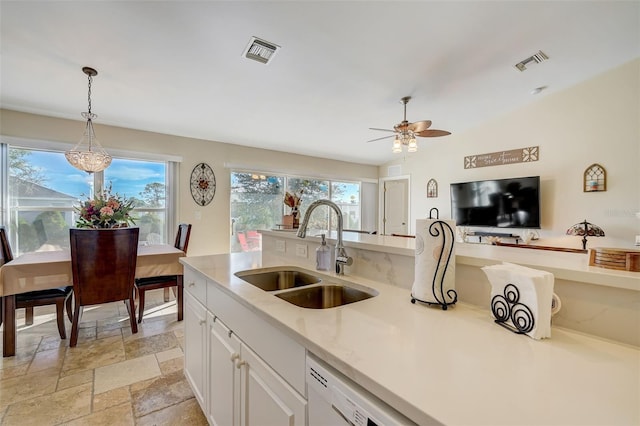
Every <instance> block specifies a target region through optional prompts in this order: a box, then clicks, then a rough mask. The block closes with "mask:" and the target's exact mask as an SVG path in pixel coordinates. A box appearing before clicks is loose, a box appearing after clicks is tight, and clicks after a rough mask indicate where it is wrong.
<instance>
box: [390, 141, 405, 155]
mask: <svg viewBox="0 0 640 426" xmlns="http://www.w3.org/2000/svg"><path fill="white" fill-rule="evenodd" d="M391 152H393V153H394V154H399V153H401V152H402V143H401V142H400V139H398V137H396V138H395V140H394V141H393V147H392V148H391Z"/></svg>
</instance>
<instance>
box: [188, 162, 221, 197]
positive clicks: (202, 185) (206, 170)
mask: <svg viewBox="0 0 640 426" xmlns="http://www.w3.org/2000/svg"><path fill="white" fill-rule="evenodd" d="M190 185H191V196H192V197H193V201H195V202H196V204H198V205H200V206H206V205H207V204H209V203H210V202H211V200H213V197H214V196H215V195H216V176H215V174H214V173H213V169H212V168H211V166H209V165H208V164H206V163H200V164H198V165H196V166H195V167H194V168H193V171H192V172H191V180H190Z"/></svg>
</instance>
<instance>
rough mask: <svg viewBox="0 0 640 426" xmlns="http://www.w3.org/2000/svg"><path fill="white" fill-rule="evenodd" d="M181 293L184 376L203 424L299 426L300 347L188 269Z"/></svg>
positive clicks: (303, 407) (302, 408)
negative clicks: (183, 309)
mask: <svg viewBox="0 0 640 426" xmlns="http://www.w3.org/2000/svg"><path fill="white" fill-rule="evenodd" d="M202 288H205V289H206V291H205V299H206V306H207V307H206V308H205V307H204V306H203V305H202V304H201V303H200V301H201V300H202V296H203V294H202V291H201V290H202ZM185 290H186V291H185V298H184V303H185V313H184V318H185V321H184V322H185V375H186V376H187V379H188V381H189V383H190V384H191V387H192V388H193V391H194V393H195V394H196V398H197V399H198V402H199V403H200V407H201V408H202V410H203V411H204V413H205V415H206V417H207V420H208V421H209V423H210V424H211V425H217V426H270V425H274V426H276V425H285V424H286V425H292V426H293V425H305V424H306V417H307V415H306V411H307V401H306V399H305V398H304V396H303V395H302V394H303V393H304V392H305V390H304V374H305V372H304V357H305V350H304V348H303V347H302V346H300V345H298V344H297V343H295V342H294V341H293V340H291V339H289V338H288V337H286V336H285V335H284V334H283V333H282V332H280V331H279V330H277V329H276V328H274V327H273V326H270V325H267V324H265V322H264V321H260V320H259V318H257V317H256V316H255V313H253V312H250V311H248V310H247V308H246V307H244V306H242V305H241V304H240V303H239V302H237V301H236V300H234V299H233V298H232V297H230V296H229V295H227V294H224V292H222V291H220V290H219V289H216V288H215V284H214V283H207V282H206V279H204V277H203V276H202V275H200V274H199V273H197V272H195V271H193V270H191V269H189V268H185ZM236 331H238V334H236ZM243 333H244V334H243ZM265 359H266V360H267V361H265Z"/></svg>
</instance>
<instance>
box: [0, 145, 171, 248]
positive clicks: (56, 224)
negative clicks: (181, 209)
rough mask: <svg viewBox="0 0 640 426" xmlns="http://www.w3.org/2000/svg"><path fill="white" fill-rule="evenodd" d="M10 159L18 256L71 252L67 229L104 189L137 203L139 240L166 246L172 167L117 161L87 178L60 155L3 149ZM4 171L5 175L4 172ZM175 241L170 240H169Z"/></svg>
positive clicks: (10, 213)
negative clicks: (78, 209) (82, 207)
mask: <svg viewBox="0 0 640 426" xmlns="http://www.w3.org/2000/svg"><path fill="white" fill-rule="evenodd" d="M3 152H6V153H7V160H6V161H7V164H8V167H7V172H6V174H5V172H4V171H3V176H2V179H3V180H5V178H7V176H6V175H8V185H7V187H6V188H2V189H3V192H6V194H4V193H3V194H2V199H3V200H7V207H8V208H7V209H6V211H7V217H3V218H2V220H3V222H5V223H4V224H5V225H6V226H7V229H8V231H9V238H10V241H11V245H12V248H13V251H14V252H15V255H19V254H22V253H25V252H30V251H37V250H59V249H62V248H68V247H69V228H70V227H73V226H75V222H76V218H77V212H76V210H75V206H76V205H77V204H78V201H79V200H82V199H85V198H87V197H90V196H92V194H93V190H94V188H102V187H103V183H106V185H107V186H108V185H110V184H111V185H112V189H113V192H117V193H119V194H121V195H124V196H126V197H128V198H135V199H136V208H135V210H134V217H136V218H137V220H136V224H137V225H138V226H140V240H141V241H145V240H148V239H149V240H153V241H156V242H167V241H168V240H169V239H170V238H168V237H167V233H168V231H167V225H168V224H167V217H168V214H167V212H168V207H167V206H169V205H171V204H169V203H167V171H168V168H169V166H168V165H169V163H168V162H162V161H143V160H125V159H120V158H114V159H113V162H112V164H111V166H110V167H109V168H107V169H106V170H105V171H104V172H101V173H95V174H87V173H85V172H82V171H80V170H77V169H75V168H74V167H72V166H71V165H70V164H69V163H68V162H67V160H66V158H65V156H64V152H62V151H44V150H37V149H30V148H18V147H13V146H9V147H7V146H6V145H3ZM2 170H4V169H2ZM171 227H173V224H171ZM171 235H172V234H171Z"/></svg>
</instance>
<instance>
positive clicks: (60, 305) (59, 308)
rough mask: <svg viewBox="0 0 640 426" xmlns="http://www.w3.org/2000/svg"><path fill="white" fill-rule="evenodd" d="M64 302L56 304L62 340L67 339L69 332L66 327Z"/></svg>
mask: <svg viewBox="0 0 640 426" xmlns="http://www.w3.org/2000/svg"><path fill="white" fill-rule="evenodd" d="M64 302H65V301H64V300H59V301H57V302H56V319H57V320H58V332H59V333H60V338H61V339H66V338H67V331H66V330H65V327H64Z"/></svg>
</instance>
